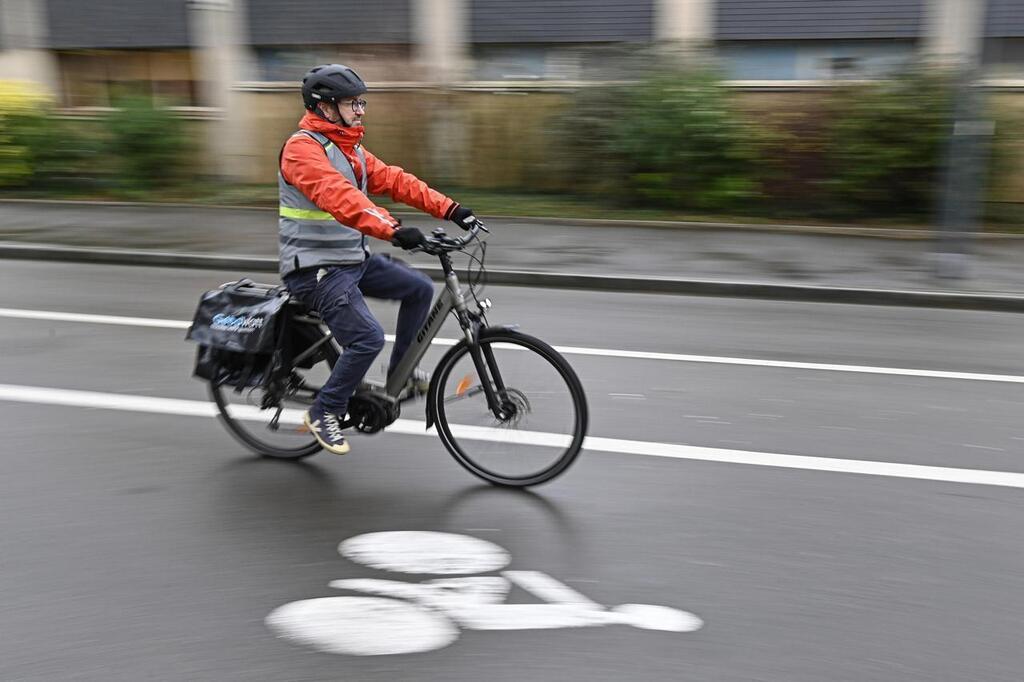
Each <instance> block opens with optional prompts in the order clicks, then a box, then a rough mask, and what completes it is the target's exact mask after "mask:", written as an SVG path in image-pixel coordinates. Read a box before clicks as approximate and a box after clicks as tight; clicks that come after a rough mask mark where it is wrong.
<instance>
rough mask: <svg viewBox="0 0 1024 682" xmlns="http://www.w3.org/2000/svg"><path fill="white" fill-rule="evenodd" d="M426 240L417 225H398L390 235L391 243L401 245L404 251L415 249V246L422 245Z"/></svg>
mask: <svg viewBox="0 0 1024 682" xmlns="http://www.w3.org/2000/svg"><path fill="white" fill-rule="evenodd" d="M426 240H427V238H426V237H424V236H423V233H422V232H420V228H418V227H400V228H398V229H397V230H395V234H394V235H392V236H391V243H392V244H394V245H395V246H401V247H402V248H403V249H405V250H406V251H408V250H409V249H415V248H416V247H417V246H423V242H425V241H426Z"/></svg>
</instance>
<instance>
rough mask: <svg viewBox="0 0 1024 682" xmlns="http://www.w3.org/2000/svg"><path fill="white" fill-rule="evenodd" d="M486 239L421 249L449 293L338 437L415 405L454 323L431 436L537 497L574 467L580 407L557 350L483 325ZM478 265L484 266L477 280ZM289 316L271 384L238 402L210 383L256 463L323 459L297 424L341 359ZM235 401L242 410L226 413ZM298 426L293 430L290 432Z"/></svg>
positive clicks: (292, 308) (303, 322)
mask: <svg viewBox="0 0 1024 682" xmlns="http://www.w3.org/2000/svg"><path fill="white" fill-rule="evenodd" d="M481 231H484V232H486V231H487V229H486V227H484V226H483V224H479V225H478V226H475V227H474V228H473V229H471V230H469V231H468V232H467V233H466V234H465V235H463V236H461V237H458V238H453V237H450V236H448V235H447V234H445V231H444V229H443V228H438V229H436V230H434V232H433V233H432V236H430V237H428V238H427V239H426V242H425V244H424V245H423V246H422V247H420V248H418V249H417V250H418V251H422V252H423V253H427V254H429V255H433V256H436V257H437V258H438V259H439V261H440V264H441V269H442V272H443V273H444V287H443V288H442V289H441V291H440V292H439V293H438V295H437V297H436V298H435V300H434V301H433V302H432V304H431V307H430V311H429V313H428V315H427V319H426V321H425V322H424V324H423V326H422V327H421V328H420V329H419V331H418V332H417V334H416V338H415V340H414V341H413V343H412V345H411V346H410V347H409V349H408V351H406V353H405V354H404V356H403V357H402V358H401V360H400V361H399V362H398V364H397V366H396V368H395V370H394V372H392V373H391V375H390V376H389V377H388V378H387V381H386V382H384V383H378V382H366V381H364V383H363V384H362V385H361V386H360V387H359V388H358V389H357V390H356V392H355V394H354V395H353V396H352V398H351V399H350V401H349V406H348V414H347V415H346V417H345V420H344V422H343V428H355V429H356V430H358V431H360V432H362V433H378V432H380V431H382V430H384V429H385V428H387V427H388V426H391V425H392V424H394V423H395V422H396V421H397V420H398V419H399V416H400V414H401V406H402V405H403V404H404V403H406V402H408V401H409V400H412V399H414V398H416V397H418V396H417V395H416V394H414V393H413V392H410V391H409V390H408V387H407V384H408V382H409V379H410V377H411V376H412V373H413V370H414V369H415V368H416V367H417V366H418V365H419V364H420V361H421V360H422V359H423V357H424V355H425V354H426V352H427V350H428V349H429V348H430V346H431V344H432V343H434V341H435V339H436V337H437V335H438V333H439V332H440V330H441V327H442V325H443V324H444V322H445V320H446V319H447V318H448V316H449V315H452V316H453V317H455V319H456V320H457V321H458V325H459V329H460V331H461V332H462V335H461V338H460V339H458V340H457V341H456V342H455V343H454V345H452V347H451V348H450V349H449V350H448V351H447V352H446V353H445V354H444V356H443V357H442V358H441V360H440V361H439V362H438V364H437V366H436V368H435V370H434V372H433V374H432V376H431V379H430V384H429V389H428V390H427V393H426V399H427V403H426V428H427V430H429V429H430V428H431V427H435V428H436V430H437V433H438V435H439V436H440V438H441V442H442V443H443V444H444V446H445V448H446V449H447V450H448V452H449V453H451V455H452V456H453V457H454V458H455V460H456V461H457V462H458V463H459V464H461V465H462V466H463V467H465V468H466V469H467V470H468V471H470V472H471V473H472V474H474V475H476V476H478V477H480V478H482V479H484V480H486V481H488V482H490V483H492V484H495V485H499V486H511V487H526V486H533V485H537V484H540V483H544V482H546V481H550V480H551V479H553V478H555V477H556V476H558V475H559V474H561V473H563V472H564V471H565V470H566V469H567V468H568V467H569V466H570V465H571V464H572V463H573V461H575V459H576V458H577V456H578V455H579V452H580V449H581V447H582V445H583V439H584V437H585V436H586V432H587V419H588V414H587V402H586V396H585V394H584V391H583V386H582V385H581V383H580V381H579V378H578V377H577V376H576V373H575V372H574V371H573V369H572V367H571V366H570V365H569V363H568V362H567V361H566V360H565V358H564V357H562V355H561V354H559V353H558V351H556V350H555V349H554V348H552V347H551V346H549V345H548V344H547V343H545V342H543V341H541V340H540V339H537V338H535V337H533V336H530V335H527V334H524V333H522V332H520V331H518V330H517V329H516V327H515V326H491V325H489V323H488V322H487V317H486V314H487V311H488V310H489V309H490V307H491V303H490V301H489V300H488V299H481V298H480V297H479V293H480V291H478V289H480V288H482V285H481V283H482V282H483V281H484V278H485V275H486V269H485V267H484V256H485V254H486V241H484V240H483V239H482V238H481V237H480V232H481ZM471 245H477V250H476V252H474V253H471V254H469V255H470V267H469V269H468V276H467V279H468V280H469V287H468V290H467V291H466V292H464V291H463V290H462V287H461V284H460V282H459V278H458V276H457V275H456V272H455V267H454V266H453V264H452V259H451V255H452V254H453V253H457V252H463V251H466V249H468V248H469V247H470V246H471ZM473 263H476V264H478V266H479V270H478V273H477V275H476V277H474V274H473V270H472V267H473ZM250 286H252V287H262V288H264V289H265V290H267V291H269V290H271V289H272V288H274V285H259V284H251V285H250ZM467 293H468V297H467ZM469 298H472V301H473V302H475V303H476V306H475V309H474V308H473V307H472V306H471V305H470V303H469V300H468V299H469ZM286 309H287V312H288V314H287V315H286V317H285V319H286V326H287V330H286V333H284V334H282V335H281V338H282V341H281V343H280V344H279V348H278V351H280V352H279V353H277V354H276V355H277V356H278V357H279V358H280V359H279V362H278V365H277V366H275V368H274V369H273V371H272V372H271V373H270V376H269V378H268V379H267V380H266V381H265V382H263V384H262V385H260V386H258V387H256V388H252V389H248V390H245V391H238V390H236V389H235V388H232V387H230V386H227V385H225V384H218V383H217V382H215V381H211V382H210V383H209V391H210V396H211V398H212V400H213V402H214V403H215V404H216V406H217V411H218V415H219V417H220V420H221V422H222V423H223V424H224V425H225V427H226V428H227V429H228V431H229V432H231V433H232V434H233V435H234V436H235V437H236V438H238V440H239V441H241V442H242V443H243V444H244V445H246V446H247V447H249V448H250V449H252V450H253V451H255V452H256V453H258V454H260V455H265V456H269V457H276V458H284V459H299V458H302V457H308V456H310V455H312V454H314V453H316V452H318V451H319V450H320V449H321V448H320V445H319V443H318V442H317V441H316V440H315V439H314V438H313V436H312V434H310V433H308V431H305V430H304V427H301V422H302V413H303V411H304V410H305V409H306V408H308V406H309V405H311V404H312V403H313V401H314V400H315V399H316V396H317V393H318V391H319V388H320V386H322V385H323V382H324V381H325V380H326V378H327V376H328V375H329V374H330V370H331V368H333V366H334V363H335V362H337V360H338V358H339V356H340V354H341V352H343V351H342V349H341V348H340V347H339V345H338V344H337V342H336V341H334V339H333V338H332V336H331V333H330V331H329V330H328V329H327V328H326V327H325V325H324V324H323V321H322V320H321V319H320V316H319V315H318V314H317V313H316V312H315V311H312V310H308V309H306V308H305V307H304V306H302V305H301V304H300V303H298V302H297V301H294V300H291V301H289V302H288V304H287V306H286ZM439 343H442V342H439ZM239 396H241V397H242V398H243V399H244V403H243V404H236V403H233V402H232V400H237V399H238V397H239ZM296 408H298V409H296ZM254 423H257V424H260V426H257V427H253V426H252V425H253V424H254ZM296 425H298V426H299V427H300V428H292V427H294V426H296ZM405 430H406V431H408V428H406V429H405Z"/></svg>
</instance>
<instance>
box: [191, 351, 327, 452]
mask: <svg viewBox="0 0 1024 682" xmlns="http://www.w3.org/2000/svg"><path fill="white" fill-rule="evenodd" d="M324 345H325V348H324V349H323V350H322V351H318V353H319V357H318V360H317V362H315V363H314V364H313V366H312V367H311V368H309V369H304V368H301V367H294V368H292V371H291V375H290V377H289V379H288V381H289V386H288V387H287V388H284V389H277V390H275V391H274V394H275V396H274V397H279V399H280V400H279V402H280V406H281V408H282V409H281V411H280V415H278V409H277V406H273V405H268V403H272V402H274V401H273V400H272V399H271V396H268V394H267V389H265V388H263V387H257V388H243V389H242V390H241V392H236V391H235V389H234V387H232V386H227V385H220V386H217V385H215V384H213V383H212V382H211V383H210V384H209V391H210V398H211V400H213V402H214V403H215V404H216V405H217V411H218V413H219V414H218V418H219V419H220V422H221V424H223V425H224V427H225V428H226V429H227V430H228V432H229V433H230V434H231V435H232V436H234V437H235V439H236V440H238V442H240V443H241V444H242V445H244V446H246V447H247V448H249V449H250V450H252V451H253V452H255V453H256V454H259V455H265V456H267V457H276V458H279V459H300V458H302V457H309V456H310V455H314V454H316V453H317V452H319V451H320V449H321V446H320V443H318V442H317V440H316V438H314V437H313V434H311V433H310V432H309V430H308V429H307V428H306V427H305V425H304V424H303V422H302V417H303V415H304V414H305V412H306V410H307V409H309V406H310V405H312V404H313V400H314V399H315V398H316V394H317V393H318V392H319V390H320V387H321V386H323V385H324V382H326V381H327V378H328V377H329V376H330V374H331V370H332V369H333V368H334V363H335V362H336V361H337V353H336V352H335V350H334V348H333V347H332V346H331V345H330V342H327V343H326V344H324ZM275 418H276V420H277V421H276V423H275V421H274V420H275Z"/></svg>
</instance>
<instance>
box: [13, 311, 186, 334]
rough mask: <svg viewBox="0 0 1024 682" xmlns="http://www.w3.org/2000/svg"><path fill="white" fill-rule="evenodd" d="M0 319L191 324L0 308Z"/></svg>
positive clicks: (167, 325) (181, 326)
mask: <svg viewBox="0 0 1024 682" xmlns="http://www.w3.org/2000/svg"><path fill="white" fill-rule="evenodd" d="M0 317H14V318H18V319H22V320H49V321H52V322H88V323H90V324H120V325H125V326H129V327H161V328H164V329H188V327H189V325H190V324H192V323H191V322H185V321H182V320H161V319H158V318H155V317H122V316H120V315H87V314H85V313H60V312H55V311H50V310H23V309H21V308H0Z"/></svg>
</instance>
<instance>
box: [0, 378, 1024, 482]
mask: <svg viewBox="0 0 1024 682" xmlns="http://www.w3.org/2000/svg"><path fill="white" fill-rule="evenodd" d="M0 400H7V401H11V402H27V403H42V404H48V405H67V406H72V407H91V408H103V409H111V410H124V411H130V412H150V413H160V414H174V415H185V416H196V417H213V416H215V414H216V408H215V407H214V406H213V404H211V403H208V402H203V401H199V400H181V399H175V398H154V397H150V396H135V395H122V394H118V393H100V392H96V391H77V390H69V389H58V388H42V387H37V386H17V385H11V384H0ZM256 412H257V409H256V408H255V407H253V408H251V409H243V410H242V414H241V415H240V416H242V417H243V418H244V417H245V416H246V414H250V415H251V414H255V413H256ZM301 414H302V413H301V412H300V411H299V410H285V412H284V413H283V414H282V416H281V421H282V422H284V423H286V424H298V423H299V422H300V421H301ZM452 430H453V432H455V434H456V435H457V436H458V437H460V438H466V439H470V440H484V441H500V442H515V443H525V444H529V445H537V446H540V447H547V446H559V445H564V444H565V443H567V442H568V439H567V437H566V436H562V435H559V434H553V433H544V432H539V431H519V432H514V433H511V432H509V431H506V430H504V429H491V428H485V427H479V426H453V428H452ZM388 431H389V432H391V433H400V434H404V435H414V436H424V435H428V436H431V437H433V436H434V434H433V433H432V432H430V431H426V430H425V429H424V426H423V422H419V421H413V420H410V419H399V420H398V421H396V422H395V423H394V424H392V425H391V426H389V427H388ZM583 447H584V448H585V449H586V450H589V451H592V452H610V453H616V454H627V455H644V456H647V457H667V458H671V459H690V460H699V461H704V462H720V463H723V464H749V465H753V466H768V467H780V468H784V469H803V470H809V471H830V472H834V473H848V474H866V475H871V476H885V477H891V478H911V479H917V480H923V481H945V482H949V483H971V484H976V485H994V486H1003V487H1008V488H1024V473H1016V472H1012V471H986V470H981V469H958V468H953V467H938V466H926V465H921V464H899V463H895V462H880V461H872V460H858V459H836V458H831V457H809V456H805V455H787V454H783V453H773V452H753V451H748V450H730V449H722V448H707V447H698V446H694V445H678V444H675V443H654V442H648V441H637V440H622V439H617V438H598V437H596V436H590V437H588V438H587V439H586V441H585V442H584V444H583Z"/></svg>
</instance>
